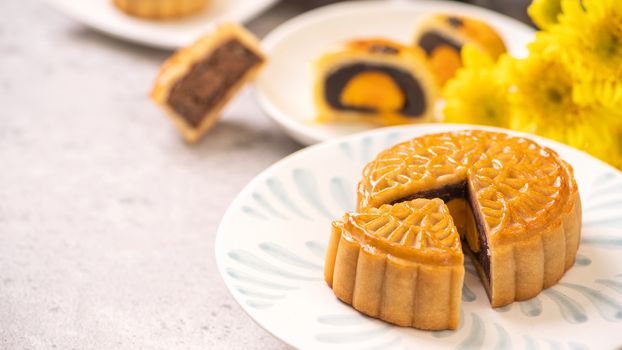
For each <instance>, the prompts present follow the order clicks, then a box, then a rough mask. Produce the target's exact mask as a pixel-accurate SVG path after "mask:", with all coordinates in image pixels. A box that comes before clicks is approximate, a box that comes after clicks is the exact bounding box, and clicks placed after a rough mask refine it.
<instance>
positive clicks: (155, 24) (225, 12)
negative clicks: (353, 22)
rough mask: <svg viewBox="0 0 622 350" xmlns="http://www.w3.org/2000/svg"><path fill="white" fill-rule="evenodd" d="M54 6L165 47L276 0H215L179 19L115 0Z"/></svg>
mask: <svg viewBox="0 0 622 350" xmlns="http://www.w3.org/2000/svg"><path fill="white" fill-rule="evenodd" d="M47 1H48V3H50V4H51V5H52V6H53V7H55V8H57V9H59V10H60V11H62V12H63V13H65V14H67V15H68V16H70V17H73V18H74V19H76V20H78V21H80V22H82V23H84V24H86V25H88V26H90V27H92V28H94V29H97V30H99V31H101V32H104V33H107V34H110V35H112V36H115V37H117V38H120V39H125V40H128V41H132V42H136V43H139V44H144V45H147V46H153V47H158V48H163V49H177V48H179V47H182V46H186V45H188V44H190V43H191V42H193V41H194V40H196V39H197V38H198V37H199V36H200V35H202V34H204V33H205V32H207V31H209V30H210V29H211V28H212V27H213V26H214V25H215V24H217V23H218V22H222V21H229V20H230V21H236V22H244V21H246V20H249V19H251V18H252V17H254V16H256V15H258V14H259V13H261V12H262V11H264V10H265V9H267V8H268V7H269V6H271V5H272V4H274V3H275V2H276V1H277V0H212V3H211V4H209V5H208V6H207V7H206V8H205V9H204V10H203V11H201V12H199V13H197V14H195V15H192V16H188V17H185V18H182V19H178V20H166V21H157V20H146V19H140V18H136V17H132V16H129V15H126V14H125V13H123V12H121V11H120V10H118V9H117V8H116V7H115V6H114V4H113V3H112V0H47Z"/></svg>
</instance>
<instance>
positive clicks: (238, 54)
mask: <svg viewBox="0 0 622 350" xmlns="http://www.w3.org/2000/svg"><path fill="white" fill-rule="evenodd" d="M264 62H265V58H264V55H263V53H262V52H261V51H260V49H259V46H258V43H257V40H256V39H255V37H253V35H252V34H250V33H249V32H247V31H246V30H245V29H244V28H242V27H240V26H238V25H235V24H232V23H231V24H226V25H222V26H220V27H219V28H218V29H217V30H216V31H215V32H214V33H212V34H210V35H207V36H204V37H202V38H200V39H199V40H198V41H196V42H195V43H194V44H192V45H190V46H189V47H186V48H183V49H181V50H179V51H178V52H176V53H175V54H174V55H173V56H172V57H171V58H169V59H168V60H167V61H166V62H165V63H164V65H163V66H162V68H161V70H160V74H159V75H158V77H157V79H156V82H155V85H154V87H153V90H152V92H151V98H152V99H153V100H154V101H155V102H156V103H157V104H158V105H160V106H161V107H162V108H163V109H164V110H165V111H166V112H167V114H168V115H169V116H170V117H171V118H172V120H173V122H174V123H175V125H176V126H177V127H178V128H179V130H180V131H181V133H182V136H183V137H184V138H185V139H186V140H187V141H188V142H195V141H197V140H198V139H199V138H200V137H201V136H202V135H203V134H204V133H205V132H206V131H207V130H208V129H209V128H210V127H211V126H212V125H213V124H214V123H215V122H216V120H217V119H218V117H219V115H220V111H221V110H222V109H223V108H224V106H225V105H226V104H227V102H228V101H229V100H230V99H231V98H232V97H233V96H235V94H236V93H237V92H238V91H239V90H240V88H242V86H243V85H244V84H245V83H246V82H248V81H249V80H251V79H252V78H253V77H254V76H255V75H256V74H257V72H258V71H259V69H260V68H261V66H262V65H263V63H264Z"/></svg>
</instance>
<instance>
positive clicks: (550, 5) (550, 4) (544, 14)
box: [527, 0, 562, 29]
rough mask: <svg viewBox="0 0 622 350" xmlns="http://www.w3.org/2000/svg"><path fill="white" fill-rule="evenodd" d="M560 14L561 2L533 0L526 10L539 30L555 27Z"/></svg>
mask: <svg viewBox="0 0 622 350" xmlns="http://www.w3.org/2000/svg"><path fill="white" fill-rule="evenodd" d="M561 12H562V5H561V0H533V2H532V3H531V5H529V7H528V8H527V13H528V14H529V17H530V18H531V20H532V21H533V22H534V23H535V24H536V25H537V26H538V27H539V28H541V29H548V28H550V27H552V26H553V25H555V24H556V23H557V16H559V14H560V13H561Z"/></svg>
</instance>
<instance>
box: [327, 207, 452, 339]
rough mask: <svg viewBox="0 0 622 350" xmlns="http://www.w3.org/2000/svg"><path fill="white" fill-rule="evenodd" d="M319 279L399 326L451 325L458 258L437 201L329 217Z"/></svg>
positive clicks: (449, 222) (354, 303) (448, 222)
mask: <svg viewBox="0 0 622 350" xmlns="http://www.w3.org/2000/svg"><path fill="white" fill-rule="evenodd" d="M325 279H326V281H327V283H328V284H329V285H330V286H331V287H332V288H333V291H334V292H335V295H336V296H337V297H338V298H339V299H341V300H343V301H344V302H346V303H348V304H351V305H352V306H354V308H355V309H357V310H359V311H361V312H363V313H365V314H367V315H370V316H373V317H377V318H380V319H383V320H385V321H388V322H391V323H395V324H398V325H400V326H412V327H416V328H420V329H445V328H451V329H455V328H457V327H458V322H459V318H460V298H461V296H462V281H463V279H464V256H463V255H462V247H461V243H460V235H459V234H458V231H457V230H456V226H455V225H454V223H453V220H452V218H451V216H450V214H449V209H448V208H447V206H446V205H445V204H444V203H443V201H442V200H440V199H431V200H430V199H423V198H419V199H415V200H412V201H406V202H402V203H398V204H395V205H388V204H385V205H383V206H381V207H380V208H372V207H368V208H365V209H363V210H361V212H359V213H346V214H345V215H344V217H343V220H341V221H335V222H333V231H332V235H331V240H330V242H329V245H328V254H327V260H326V269H325Z"/></svg>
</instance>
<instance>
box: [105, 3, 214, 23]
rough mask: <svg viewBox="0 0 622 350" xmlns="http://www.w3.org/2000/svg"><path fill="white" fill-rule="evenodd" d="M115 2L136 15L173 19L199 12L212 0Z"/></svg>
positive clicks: (128, 12)
mask: <svg viewBox="0 0 622 350" xmlns="http://www.w3.org/2000/svg"><path fill="white" fill-rule="evenodd" d="M113 3H114V4H115V5H116V6H117V8H119V9H120V10H121V11H123V12H125V13H127V14H129V15H132V16H135V17H140V18H147V19H172V18H179V17H184V16H188V15H190V14H193V13H196V12H199V11H200V10H201V9H203V8H205V7H206V6H207V5H208V4H209V3H210V0H113Z"/></svg>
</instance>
